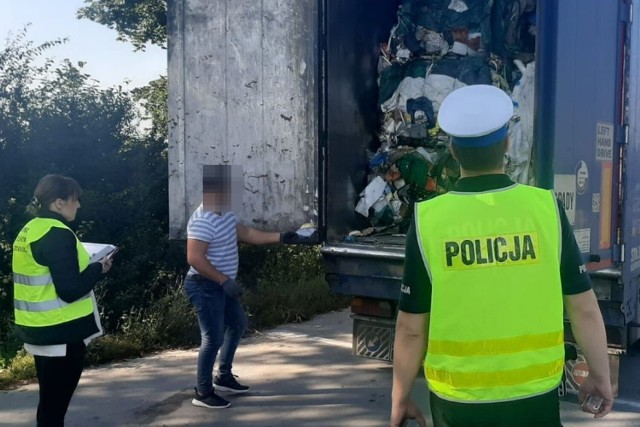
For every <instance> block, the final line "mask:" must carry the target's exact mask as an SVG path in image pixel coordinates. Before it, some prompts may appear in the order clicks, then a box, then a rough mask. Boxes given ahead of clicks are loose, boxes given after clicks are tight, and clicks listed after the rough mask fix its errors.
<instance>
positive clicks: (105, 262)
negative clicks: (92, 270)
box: [98, 256, 113, 274]
mask: <svg viewBox="0 0 640 427" xmlns="http://www.w3.org/2000/svg"><path fill="white" fill-rule="evenodd" d="M98 262H99V263H100V264H102V274H105V273H106V272H107V271H109V270H110V269H111V264H112V263H113V260H112V259H111V257H108V256H106V257H104V258H102V259H101V260H100V261H98Z"/></svg>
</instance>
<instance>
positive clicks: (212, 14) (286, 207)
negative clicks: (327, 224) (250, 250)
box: [168, 0, 318, 238]
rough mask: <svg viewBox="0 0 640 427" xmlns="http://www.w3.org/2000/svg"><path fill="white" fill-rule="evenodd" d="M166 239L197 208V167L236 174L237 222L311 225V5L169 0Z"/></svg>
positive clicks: (287, 0) (290, 0) (179, 233)
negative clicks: (230, 168) (239, 188)
mask: <svg viewBox="0 0 640 427" xmlns="http://www.w3.org/2000/svg"><path fill="white" fill-rule="evenodd" d="M168 7H169V14H168V16H169V23H168V30H169V51H168V55H169V118H170V119H169V122H170V125H169V133H170V136H169V141H170V144H169V204H170V213H171V215H170V221H171V223H170V236H171V237H172V238H180V237H184V233H185V227H186V221H187V220H188V218H189V216H190V214H191V212H192V211H193V209H195V208H196V207H197V206H198V204H200V202H201V194H202V181H201V179H202V178H201V177H202V166H203V165H218V164H220V165H222V164H228V165H242V166H243V168H244V185H245V191H244V195H243V202H244V210H243V212H242V213H241V218H242V220H243V221H244V222H245V223H247V224H252V225H254V226H257V227H260V228H270V229H275V228H280V229H284V228H293V227H296V226H298V225H300V224H302V223H306V222H314V223H317V221H318V219H317V218H318V202H317V194H316V189H317V185H318V182H317V181H318V179H317V176H318V172H317V166H316V165H317V164H318V160H317V157H318V150H317V134H318V130H317V120H316V117H317V112H318V110H317V105H318V102H317V93H318V89H317V82H318V78H317V70H318V62H317V61H318V57H317V34H318V29H317V23H318V16H317V4H316V1H315V0H309V1H297V0H261V1H257V0H240V1H238V0H234V1H231V0H170V1H169V2H168Z"/></svg>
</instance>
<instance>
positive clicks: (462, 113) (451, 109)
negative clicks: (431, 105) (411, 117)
mask: <svg viewBox="0 0 640 427" xmlns="http://www.w3.org/2000/svg"><path fill="white" fill-rule="evenodd" d="M511 116H513V102H512V101H511V98H509V96H508V95H507V94H506V93H505V92H503V91H502V90H500V89H498V88H497V87H495V86H489V85H472V86H465V87H463V88H461V89H457V90H455V91H453V92H451V93H450V94H449V95H448V96H447V97H446V98H445V99H444V101H443V102H442V105H441V106H440V111H439V112H438V124H439V125H440V128H441V129H442V130H443V131H445V132H446V133H448V134H449V135H451V137H452V140H453V143H454V144H456V145H459V146H461V147H488V146H490V145H493V144H495V143H498V142H500V141H503V140H504V139H505V138H506V137H507V128H508V124H509V120H511Z"/></svg>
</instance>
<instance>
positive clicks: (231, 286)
mask: <svg viewBox="0 0 640 427" xmlns="http://www.w3.org/2000/svg"><path fill="white" fill-rule="evenodd" d="M220 286H222V291H223V292H224V293H225V294H227V296H229V297H231V298H237V297H238V295H240V294H241V293H242V286H240V284H238V282H236V280H235V279H227V280H225V281H224V282H222V284H221V285H220Z"/></svg>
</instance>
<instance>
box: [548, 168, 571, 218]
mask: <svg viewBox="0 0 640 427" xmlns="http://www.w3.org/2000/svg"><path fill="white" fill-rule="evenodd" d="M553 191H554V192H555V193H556V197H557V198H558V199H559V200H560V201H561V202H562V204H563V205H564V209H565V211H566V212H567V218H569V223H570V224H571V225H573V224H574V222H575V220H576V178H575V176H573V175H555V177H554V180H553Z"/></svg>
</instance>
